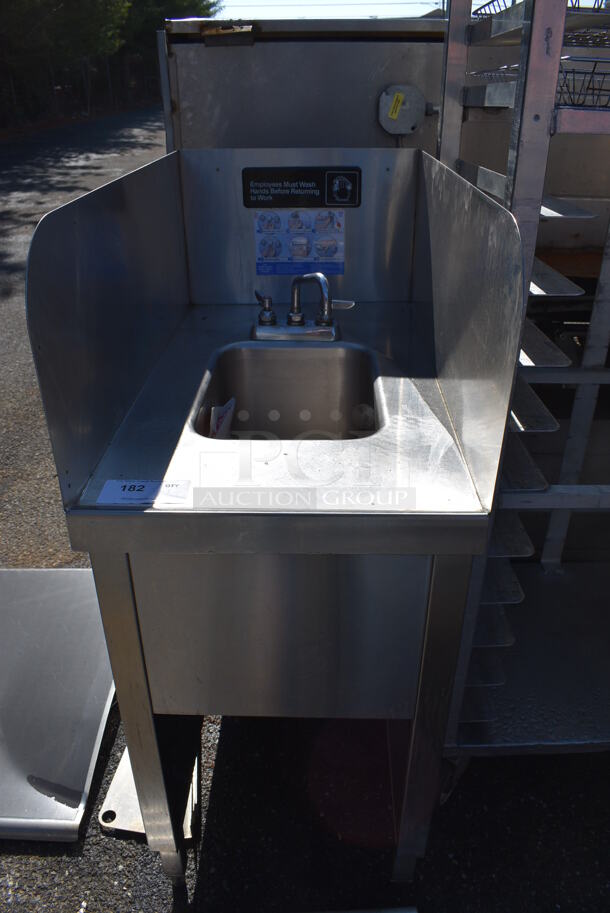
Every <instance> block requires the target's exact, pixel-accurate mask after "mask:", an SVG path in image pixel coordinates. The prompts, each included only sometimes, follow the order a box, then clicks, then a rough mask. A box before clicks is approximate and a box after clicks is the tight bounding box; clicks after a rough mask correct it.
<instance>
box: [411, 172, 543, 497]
mask: <svg viewBox="0 0 610 913" xmlns="http://www.w3.org/2000/svg"><path fill="white" fill-rule="evenodd" d="M422 177H423V182H422V184H421V185H420V190H421V196H420V200H419V202H418V209H417V212H418V220H419V224H418V231H424V232H428V233H429V241H430V251H431V262H432V264H433V267H432V269H431V276H430V279H431V284H432V300H433V313H434V333H435V344H436V369H437V373H438V379H439V385H440V387H441V390H442V392H443V396H444V399H445V403H446V405H447V408H448V410H449V414H450V416H451V418H452V421H453V423H454V426H455V430H456V432H457V435H458V439H459V442H460V444H461V447H462V451H463V453H464V457H465V459H466V462H467V464H468V467H469V469H470V472H471V475H472V478H473V481H474V484H475V486H476V489H477V492H478V495H479V497H480V499H481V503H482V504H483V506H484V507H485V508H486V509H487V510H489V509H490V507H491V502H492V498H493V492H494V486H495V482H496V474H497V471H498V458H499V453H500V449H501V446H502V440H503V436H504V428H505V424H506V415H507V410H508V403H509V399H510V393H511V389H512V383H513V379H514V374H515V367H516V363H517V355H518V350H519V341H520V338H521V331H522V325H523V320H524V316H525V312H524V305H523V300H524V296H523V277H522V260H521V243H520V238H519V230H518V228H517V224H516V222H515V220H514V218H513V216H512V215H511V214H510V213H509V212H508V211H507V210H505V209H504V208H503V207H502V206H500V205H499V204H497V203H495V202H494V201H493V200H491V199H489V197H486V196H485V195H484V194H482V193H481V192H480V191H478V190H476V188H474V187H473V186H472V185H471V184H468V183H467V182H466V181H464V180H463V179H462V178H460V177H459V176H458V175H456V174H455V173H453V172H452V171H449V170H448V169H447V168H443V166H442V165H441V164H440V163H439V162H437V161H436V160H434V159H432V158H430V157H429V156H424V157H423V172H422Z"/></svg>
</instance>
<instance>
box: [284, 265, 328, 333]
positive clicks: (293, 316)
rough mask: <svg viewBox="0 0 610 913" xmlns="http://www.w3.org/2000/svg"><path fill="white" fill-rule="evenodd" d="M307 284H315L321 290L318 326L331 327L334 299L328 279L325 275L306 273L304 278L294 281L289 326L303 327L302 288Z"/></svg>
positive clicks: (296, 278)
mask: <svg viewBox="0 0 610 913" xmlns="http://www.w3.org/2000/svg"><path fill="white" fill-rule="evenodd" d="M306 282H314V283H315V284H316V285H317V286H318V287H319V289H320V309H319V311H318V315H317V317H316V324H317V325H318V326H322V327H330V326H332V323H333V305H332V298H331V297H330V292H329V289H328V279H327V278H326V276H325V275H324V273H305V275H304V276H295V278H294V279H293V280H292V290H291V294H290V312H289V314H288V325H289V326H302V324H303V321H304V316H303V311H302V310H301V286H302V285H304V284H305V283H306Z"/></svg>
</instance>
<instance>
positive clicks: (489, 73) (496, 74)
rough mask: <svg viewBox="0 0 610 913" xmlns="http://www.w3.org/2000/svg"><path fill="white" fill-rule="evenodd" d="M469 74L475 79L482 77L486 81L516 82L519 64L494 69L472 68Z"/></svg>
mask: <svg viewBox="0 0 610 913" xmlns="http://www.w3.org/2000/svg"><path fill="white" fill-rule="evenodd" d="M467 75H468V77H471V78H474V79H482V80H483V81H484V82H514V81H515V80H516V79H517V77H518V75H519V64H518V63H511V64H510V65H509V64H506V65H505V66H502V67H496V68H495V69H493V70H471V72H470V73H468V74H467Z"/></svg>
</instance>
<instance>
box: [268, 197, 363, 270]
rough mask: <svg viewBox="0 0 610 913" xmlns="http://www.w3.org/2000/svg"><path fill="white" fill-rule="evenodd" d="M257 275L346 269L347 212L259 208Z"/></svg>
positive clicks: (338, 210)
mask: <svg viewBox="0 0 610 913" xmlns="http://www.w3.org/2000/svg"><path fill="white" fill-rule="evenodd" d="M254 238H255V244H256V274H257V276H290V275H298V274H302V273H307V272H316V271H320V270H321V271H323V272H325V273H327V274H328V275H330V276H342V275H343V274H344V270H345V211H344V210H342V209H292V210H283V209H279V210H269V209H266V210H257V211H256V212H255V213H254Z"/></svg>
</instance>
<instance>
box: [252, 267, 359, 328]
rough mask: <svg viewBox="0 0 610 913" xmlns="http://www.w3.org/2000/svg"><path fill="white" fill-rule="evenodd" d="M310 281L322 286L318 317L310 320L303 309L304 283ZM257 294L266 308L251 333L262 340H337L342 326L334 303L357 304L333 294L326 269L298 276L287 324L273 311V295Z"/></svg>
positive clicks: (339, 306)
mask: <svg viewBox="0 0 610 913" xmlns="http://www.w3.org/2000/svg"><path fill="white" fill-rule="evenodd" d="M306 282H315V284H316V285H317V286H318V288H319V289H320V307H319V310H318V313H317V315H316V319H315V320H306V319H305V315H304V313H303V311H302V310H301V286H302V285H304V284H305V283H306ZM255 295H256V297H257V299H258V301H259V303H260V304H262V308H261V310H260V312H259V315H258V321H257V323H255V324H254V326H253V327H252V331H251V333H250V336H251V338H252V339H260V340H273V339H275V340H283V341H288V340H290V341H291V342H296V341H298V340H307V339H310V340H311V339H315V340H318V341H326V342H334V341H335V340H336V339H339V337H340V334H339V327H338V326H337V325H336V324H335V321H334V319H333V307H334V308H336V309H339V310H343V311H346V310H349V309H350V308H353V307H354V304H355V302H353V301H338V300H337V299H335V300H334V301H333V299H332V298H331V296H330V291H329V286H328V279H327V278H326V276H325V275H324V273H305V275H304V276H295V278H294V279H293V281H292V288H291V291H290V310H289V312H288V316H287V318H286V323H285V325H284V326H282V325H281V324H279V323H277V321H276V317H275V313H274V311H273V307H272V304H273V302H272V301H271V298H270V297H269V296H268V295H265V296H263V295H261V294H259V293H258V292H255Z"/></svg>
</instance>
